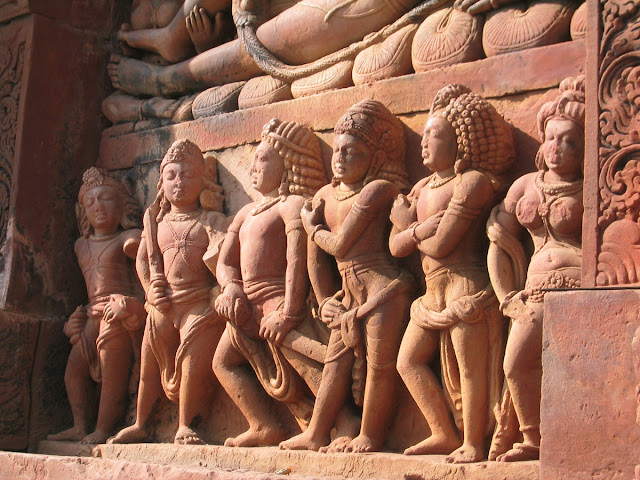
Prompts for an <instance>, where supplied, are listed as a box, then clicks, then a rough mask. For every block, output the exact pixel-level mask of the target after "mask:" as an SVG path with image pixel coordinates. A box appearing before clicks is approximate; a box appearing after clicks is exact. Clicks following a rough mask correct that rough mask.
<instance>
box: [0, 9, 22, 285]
mask: <svg viewBox="0 0 640 480" xmlns="http://www.w3.org/2000/svg"><path fill="white" fill-rule="evenodd" d="M1 31H2V34H1V35H0V274H1V273H4V270H5V268H4V267H5V261H4V260H5V255H4V252H5V248H4V247H5V243H6V240H7V228H8V224H9V207H10V205H11V203H12V202H11V200H12V191H13V189H14V187H13V171H14V163H15V150H16V137H17V134H18V110H19V107H20V94H21V89H22V77H23V71H24V56H25V45H26V33H27V32H26V28H25V25H24V23H23V22H21V23H13V24H10V25H8V26H6V27H4V28H2V30H1Z"/></svg>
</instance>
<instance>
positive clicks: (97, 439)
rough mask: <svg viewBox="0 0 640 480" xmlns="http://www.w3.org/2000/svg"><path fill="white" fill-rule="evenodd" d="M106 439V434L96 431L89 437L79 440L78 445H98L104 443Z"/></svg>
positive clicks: (107, 435)
mask: <svg viewBox="0 0 640 480" xmlns="http://www.w3.org/2000/svg"><path fill="white" fill-rule="evenodd" d="M107 438H109V434H108V433H106V432H103V431H101V430H96V431H95V432H93V433H90V434H89V435H87V436H86V437H84V438H83V439H82V440H80V443H82V444H84V445H98V444H100V443H104V442H106V441H107Z"/></svg>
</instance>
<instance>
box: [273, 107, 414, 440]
mask: <svg viewBox="0 0 640 480" xmlns="http://www.w3.org/2000/svg"><path fill="white" fill-rule="evenodd" d="M405 150H406V145H405V135H404V130H403V125H402V123H401V122H400V120H399V119H398V118H396V117H395V116H394V115H393V114H392V113H391V112H389V110H388V109H387V108H386V107H385V106H384V105H382V104H381V103H380V102H377V101H370V100H365V101H362V102H360V103H357V104H355V105H353V106H352V107H351V108H350V109H349V110H348V111H347V113H346V114H345V115H344V116H343V117H342V118H341V119H340V120H339V121H338V124H337V125H336V127H335V136H334V144H333V157H332V160H331V162H332V169H333V175H334V176H333V180H332V183H331V184H330V185H327V186H325V187H323V188H321V189H320V190H319V191H318V193H317V194H316V195H315V196H314V199H313V209H311V205H307V206H306V207H305V209H304V210H303V211H302V221H303V225H304V227H305V230H306V231H307V233H308V234H309V260H308V264H309V269H310V272H309V275H310V277H311V282H312V286H313V289H314V292H315V294H316V298H317V300H318V302H319V304H320V308H319V313H320V316H321V319H322V320H323V321H324V322H325V323H326V324H327V325H328V326H329V328H330V329H331V337H330V339H329V346H328V352H327V357H326V359H325V366H324V370H323V373H322V383H321V385H320V390H319V391H318V395H317V398H316V403H315V406H314V411H313V416H312V418H311V423H310V425H309V428H308V429H307V430H306V431H305V432H304V433H302V434H301V435H298V436H296V437H293V438H292V439H290V440H288V441H285V442H283V443H281V444H280V446H281V448H286V449H310V450H318V449H320V448H321V447H323V446H325V445H327V444H328V443H329V433H330V430H331V428H332V426H333V424H334V423H335V419H336V416H337V414H338V411H339V409H340V408H341V406H342V405H343V404H344V403H345V401H347V399H348V396H349V393H352V394H353V399H354V400H355V402H356V404H358V405H361V406H362V407H363V413H362V424H361V428H360V434H359V435H358V436H357V437H356V438H354V439H345V438H341V439H340V441H339V442H337V443H336V442H334V444H333V445H332V448H333V449H335V450H344V451H349V452H351V451H352V452H369V451H378V450H381V449H382V447H383V444H384V432H385V427H386V426H387V425H388V421H389V418H390V415H391V412H392V410H393V405H394V398H395V396H394V393H395V385H396V382H397V380H398V378H397V372H396V370H395V361H396V356H397V353H398V347H399V345H400V339H401V337H402V332H403V330H404V326H405V324H406V316H407V313H408V307H409V294H410V290H411V289H412V286H413V284H412V279H411V278H410V277H409V275H408V274H406V273H404V272H403V271H402V270H401V269H400V268H399V267H398V265H397V264H396V262H395V260H394V258H393V257H392V256H391V254H390V253H389V247H388V240H387V239H388V234H389V228H390V224H389V211H390V208H391V204H392V202H393V199H394V198H395V197H396V196H397V195H398V193H399V192H400V190H401V189H402V188H405V187H406V186H407V173H406V166H405ZM334 258H335V261H336V262H337V265H338V269H339V271H340V276H341V278H342V285H341V286H340V285H336V284H335V282H334V276H333V275H332V264H333V262H334Z"/></svg>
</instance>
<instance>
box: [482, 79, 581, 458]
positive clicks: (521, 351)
mask: <svg viewBox="0 0 640 480" xmlns="http://www.w3.org/2000/svg"><path fill="white" fill-rule="evenodd" d="M584 100H585V97H584V77H579V78H568V79H565V80H564V81H563V82H562V83H561V84H560V95H559V96H558V98H557V99H556V100H554V101H552V102H548V103H545V104H544V105H543V106H542V108H541V109H540V112H539V113H538V131H539V133H540V137H541V138H542V145H541V146H540V149H539V150H538V154H537V156H536V166H537V167H538V171H537V172H534V173H529V174H527V175H524V176H522V177H520V178H519V179H518V180H516V181H515V182H514V184H513V185H512V186H511V187H510V188H509V191H508V193H507V196H506V198H505V199H504V201H503V202H502V203H501V204H500V205H499V206H497V207H496V208H495V209H494V211H493V212H492V214H491V218H490V219H489V223H488V224H487V229H488V230H487V231H488V234H489V238H490V239H491V245H490V248H489V256H488V267H489V274H490V276H491V283H492V284H493V288H494V289H495V292H496V295H497V296H498V299H499V300H500V301H501V302H502V305H501V308H502V310H503V312H504V314H505V315H507V316H509V317H511V318H512V319H513V323H512V326H511V331H510V333H509V338H508V340H507V348H506V352H505V358H504V371H505V376H506V381H507V385H508V388H509V394H510V396H511V401H512V402H513V408H514V409H515V413H516V415H517V417H518V422H519V424H520V431H521V433H522V436H523V438H524V440H523V442H522V443H516V444H514V445H513V448H511V449H510V450H509V451H507V452H506V453H504V454H503V455H500V456H498V458H497V460H500V461H506V462H509V461H520V460H532V459H536V458H538V457H539V454H540V395H541V393H540V388H541V381H542V360H541V355H542V322H543V305H544V303H543V302H544V291H543V289H545V288H567V287H577V286H579V285H580V275H581V264H582V250H581V238H582V212H583V206H582V162H583V157H584V112H585V105H584ZM525 231H527V232H529V235H530V236H531V239H532V240H533V245H534V252H533V256H532V257H531V260H530V261H529V266H528V268H527V259H526V255H525V252H524V249H523V248H522V244H521V241H522V235H523V233H524V232H525ZM525 270H526V274H525ZM525 277H526V282H525Z"/></svg>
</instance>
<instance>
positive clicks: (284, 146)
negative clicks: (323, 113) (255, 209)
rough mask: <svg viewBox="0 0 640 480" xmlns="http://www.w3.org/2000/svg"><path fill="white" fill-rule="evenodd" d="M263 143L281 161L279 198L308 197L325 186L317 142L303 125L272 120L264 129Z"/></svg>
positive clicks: (316, 138) (325, 179) (325, 180)
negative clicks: (268, 146) (281, 176)
mask: <svg viewBox="0 0 640 480" xmlns="http://www.w3.org/2000/svg"><path fill="white" fill-rule="evenodd" d="M262 141H264V142H267V143H268V144H269V145H271V146H272V147H273V148H274V149H275V150H276V151H277V152H278V154H279V155H280V156H281V157H282V159H283V160H284V168H285V176H284V177H283V179H282V184H281V186H280V194H281V195H287V194H289V193H291V194H294V195H302V196H304V197H311V196H313V195H314V194H315V193H316V191H317V190H318V189H319V188H320V187H321V186H322V185H324V184H326V183H327V177H326V176H325V173H324V165H323V163H322V156H321V154H320V142H319V140H318V137H316V135H315V134H314V133H313V132H312V131H311V130H309V129H308V128H307V127H305V126H304V125H300V124H299V123H296V122H282V121H280V120H278V119H277V118H274V119H272V120H271V121H269V123H267V124H266V125H265V126H264V128H263V130H262Z"/></svg>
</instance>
